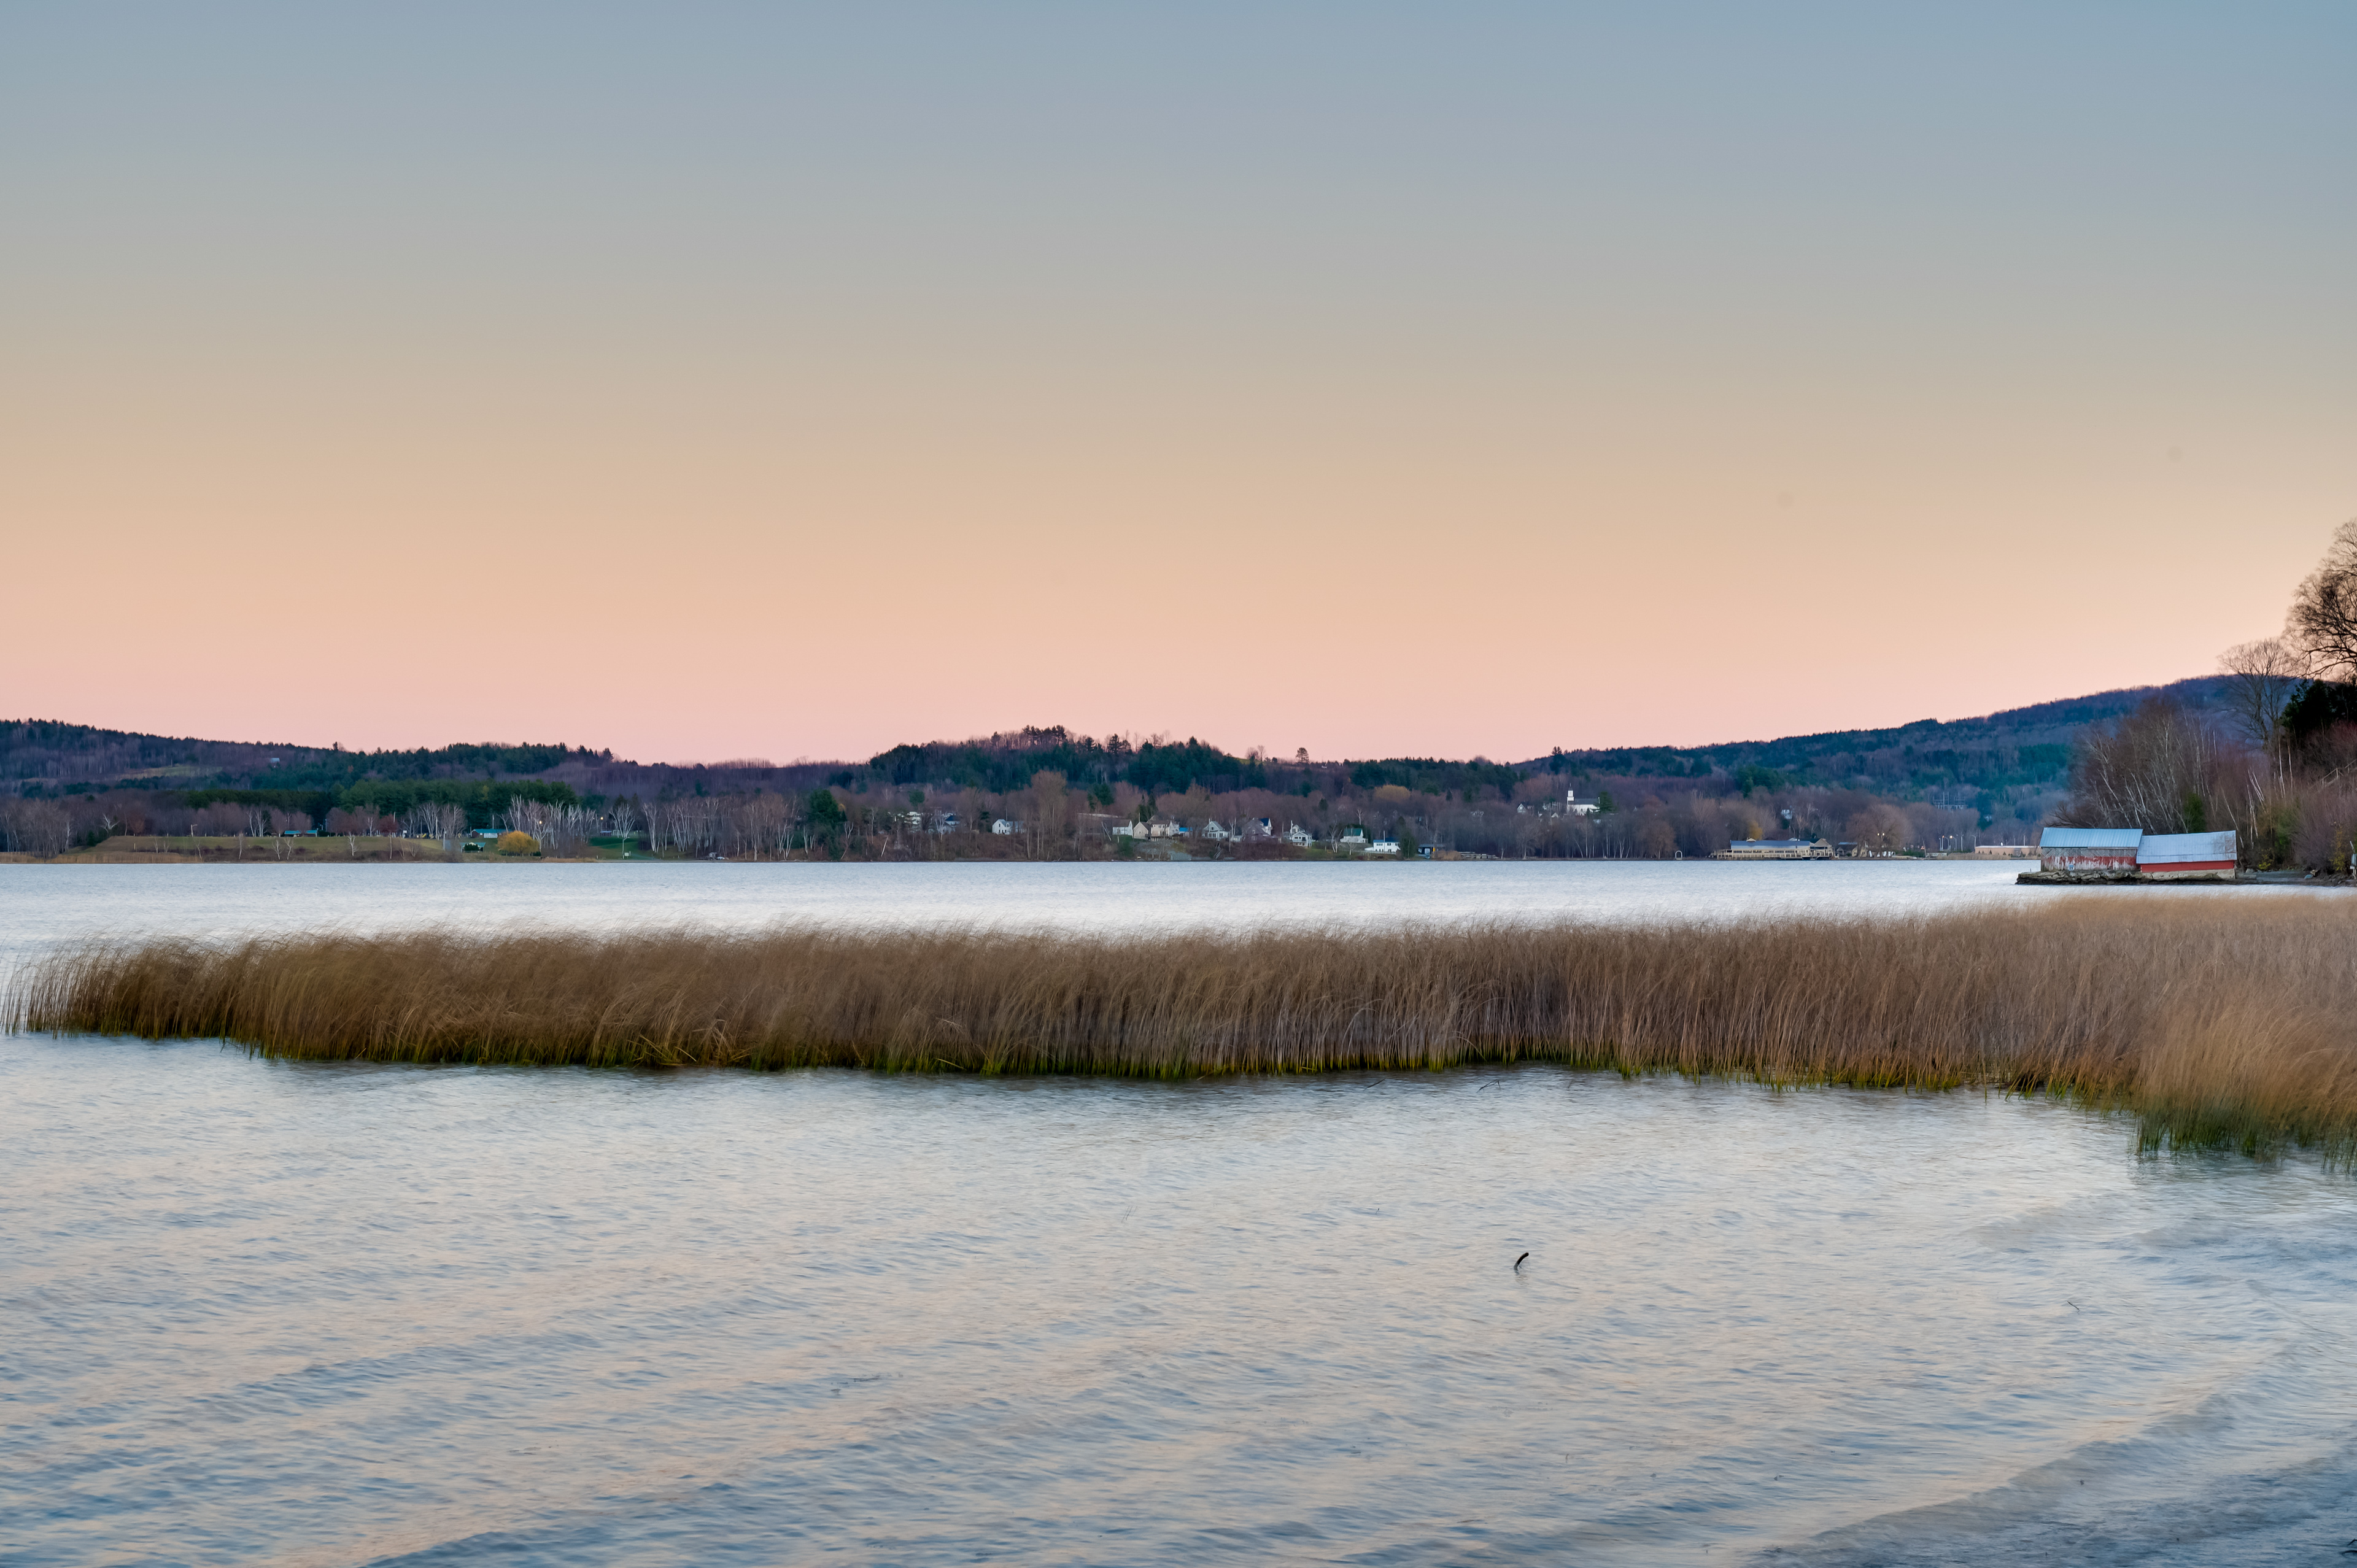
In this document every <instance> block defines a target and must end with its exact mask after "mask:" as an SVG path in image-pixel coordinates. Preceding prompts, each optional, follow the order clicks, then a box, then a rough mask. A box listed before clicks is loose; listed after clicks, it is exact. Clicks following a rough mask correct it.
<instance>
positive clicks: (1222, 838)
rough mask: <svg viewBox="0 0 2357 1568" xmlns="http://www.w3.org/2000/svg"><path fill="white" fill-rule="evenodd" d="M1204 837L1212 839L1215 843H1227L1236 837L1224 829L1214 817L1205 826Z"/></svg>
mask: <svg viewBox="0 0 2357 1568" xmlns="http://www.w3.org/2000/svg"><path fill="white" fill-rule="evenodd" d="M1203 836H1204V837H1205V838H1207V839H1210V840H1211V842H1212V843H1227V842H1228V841H1229V840H1230V839H1232V838H1233V837H1235V836H1236V835H1235V834H1233V833H1232V832H1228V830H1227V829H1225V828H1223V827H1222V826H1221V825H1220V820H1219V819H1218V818H1217V817H1214V818H1212V819H1211V821H1210V822H1205V823H1204V824H1203Z"/></svg>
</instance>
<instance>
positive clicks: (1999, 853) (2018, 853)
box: [1973, 843, 2038, 860]
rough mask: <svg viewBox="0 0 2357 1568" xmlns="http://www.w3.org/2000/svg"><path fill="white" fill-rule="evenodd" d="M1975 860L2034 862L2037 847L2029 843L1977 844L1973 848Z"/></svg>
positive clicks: (2036, 855) (2036, 856)
mask: <svg viewBox="0 0 2357 1568" xmlns="http://www.w3.org/2000/svg"><path fill="white" fill-rule="evenodd" d="M1973 858H1974V859H1975V860H2036V859H2037V858H2038V846H2037V845H2036V844H2029V843H1977V844H1975V845H1974V846H1973Z"/></svg>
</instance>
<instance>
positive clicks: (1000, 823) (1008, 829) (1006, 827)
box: [990, 817, 1023, 838]
mask: <svg viewBox="0 0 2357 1568" xmlns="http://www.w3.org/2000/svg"><path fill="white" fill-rule="evenodd" d="M990 831H991V832H995V833H996V834H997V835H998V836H999V837H1001V838H1006V837H1007V836H1009V835H1010V834H1014V833H1017V832H1022V831H1023V824H1022V823H1021V822H1008V821H1007V820H1006V818H1005V817H1001V818H999V819H998V820H997V821H996V822H993V823H991V824H990Z"/></svg>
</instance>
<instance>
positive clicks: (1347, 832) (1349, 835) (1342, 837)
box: [1334, 827, 1367, 849]
mask: <svg viewBox="0 0 2357 1568" xmlns="http://www.w3.org/2000/svg"><path fill="white" fill-rule="evenodd" d="M1334 847H1335V848H1336V849H1364V848H1366V847H1367V830H1366V829H1364V828H1361V827H1349V828H1345V829H1343V830H1342V831H1341V832H1339V833H1337V834H1335V835H1334Z"/></svg>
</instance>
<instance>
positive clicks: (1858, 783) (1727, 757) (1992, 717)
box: [1540, 675, 2230, 811]
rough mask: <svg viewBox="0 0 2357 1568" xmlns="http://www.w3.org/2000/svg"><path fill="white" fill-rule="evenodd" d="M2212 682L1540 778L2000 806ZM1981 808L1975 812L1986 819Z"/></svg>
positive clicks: (1575, 762) (1666, 753)
mask: <svg viewBox="0 0 2357 1568" xmlns="http://www.w3.org/2000/svg"><path fill="white" fill-rule="evenodd" d="M2229 684H2230V678H2229V677H2227V676H2222V675H2205V676H2200V677H2197V678H2195V679H2193V680H2190V681H2179V682H2173V683H2171V684H2169V685H2166V686H2158V687H2153V686H2145V687H2132V688H2127V689H2125V690H2121V691H2115V692H2100V693H2094V694H2093V695H2091V696H2084V697H2071V698H2065V699H2063V700H2061V701H2059V702H2052V703H2037V704H2034V705H2032V706H2029V707H2024V708H2011V709H2007V710H2005V711H2003V712H2000V713H1994V714H1986V715H1985V716H1983V717H1979V718H1971V719H1953V720H1945V721H1943V720H1938V719H1919V720H1917V721H1916V722H1914V723H1912V724H1907V725H1899V726H1897V727H1895V728H1890V729H1875V730H1831V731H1826V732H1824V733H1823V734H1818V735H1803V736H1784V737H1782V738H1781V739H1777V740H1766V741H1738V742H1732V743H1728V744H1726V745H1719V746H1685V747H1676V746H1652V747H1617V748H1607V749H1597V750H1576V751H1568V752H1566V751H1557V752H1555V753H1554V754H1553V755H1551V756H1549V757H1546V758H1544V759H1542V762H1541V764H1540V765H1541V766H1544V767H1545V768H1548V769H1549V770H1550V771H1555V772H1561V771H1566V770H1584V771H1588V772H1594V773H1602V774H1614V775H1620V776H1623V777H1629V778H1639V779H1704V778H1712V777H1716V778H1724V779H1733V780H1735V781H1737V782H1738V785H1739V786H1740V787H1742V788H1754V787H1758V786H1761V785H1765V786H1767V787H1770V788H1781V787H1784V786H1806V785H1815V786H1822V787H1827V788H1841V789H1867V790H1871V791H1873V792H1874V793H1876V794H1879V795H1886V796H1894V797H1900V798H1909V797H1914V796H1921V795H1926V794H1936V795H1942V796H1945V797H1950V798H1961V797H1967V796H1989V797H1993V798H1995V799H1996V800H1999V801H2000V802H2002V801H2003V800H2007V799H2010V798H2015V797H2019V796H2022V795H2025V794H2035V793H2038V792H2040V791H2059V790H2061V789H2065V788H2067V785H2068V782H2069V779H2070V770H2071V764H2072V757H2073V756H2074V750H2073V747H2074V745H2075V743H2076V742H2077V740H2078V738H2079V736H2081V735H2083V733H2085V732H2086V731H2087V730H2088V729H2089V728H2091V727H2093V726H2096V725H2105V724H2109V723H2114V722H2116V721H2117V720H2119V719H2120V718H2122V717H2124V716H2126V714H2130V713H2132V712H2134V711H2135V710H2136V708H2137V707H2139V706H2141V705H2142V704H2144V703H2147V702H2149V701H2152V700H2153V699H2155V698H2160V699H2165V700H2168V701H2171V702H2174V703H2179V705H2182V706H2185V707H2190V708H2195V709H2201V708H2208V707H2212V706H2214V705H2215V704H2216V703H2219V702H2220V701H2222V699H2223V697H2224V694H2225V693H2226V690H2227V687H2228V686H2229ZM1984 811H1986V805H1985V806H1984Z"/></svg>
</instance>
